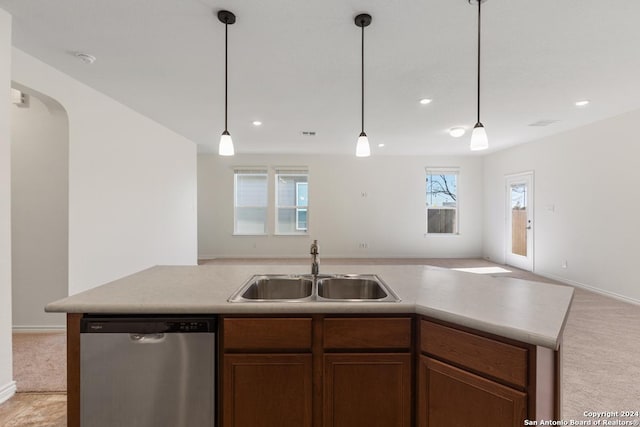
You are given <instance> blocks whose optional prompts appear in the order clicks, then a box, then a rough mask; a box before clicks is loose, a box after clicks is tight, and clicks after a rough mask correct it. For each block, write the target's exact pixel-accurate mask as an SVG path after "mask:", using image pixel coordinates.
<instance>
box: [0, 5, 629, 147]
mask: <svg viewBox="0 0 640 427" xmlns="http://www.w3.org/2000/svg"><path fill="white" fill-rule="evenodd" d="M0 7H1V8H3V9H6V10H7V11H8V12H9V13H11V14H12V15H13V18H14V21H13V32H14V45H15V46H16V47H18V48H19V49H22V50H24V51H25V52H27V53H29V54H31V55H33V56H35V57H37V58H39V59H41V60H43V61H44V62H47V63H49V64H50V65H52V66H53V67H56V68H58V69H60V70H62V71H63V72H65V73H67V74H69V75H71V76H73V77H74V78H76V79H78V80H80V81H82V82H84V83H86V84H87V85H89V86H92V87H94V88H96V89H98V90H100V91H102V92H104V93H106V94H108V95H109V96H111V97H113V98H114V99H116V100H118V101H120V102H122V103H123V104H126V105H128V106H130V107H131V108H133V109H135V110H137V111H139V112H140V113H142V114H145V115H146V116H148V117H150V118H152V119H154V120H156V121H157V122H159V123H161V124H163V125H165V126H167V127H168V128H170V129H173V130H175V131H176V132H178V133H180V134H182V135H184V136H185V137H187V138H189V139H191V140H193V141H195V142H197V143H198V144H199V146H200V149H201V150H200V151H215V150H217V144H218V141H219V136H220V133H221V132H222V130H223V127H224V121H223V120H224V119H223V111H224V109H223V106H224V104H223V102H224V25H223V24H221V23H220V22H219V21H218V20H217V18H216V16H215V14H214V11H217V10H219V9H229V10H231V11H232V12H234V13H235V14H236V15H237V22H236V24H234V25H232V26H230V27H229V115H230V116H229V131H230V132H231V135H232V136H233V139H234V144H235V147H236V152H238V153H344V154H353V153H354V152H355V143H356V139H357V136H358V133H359V131H360V84H359V79H360V74H359V72H360V55H359V53H360V29H359V28H357V27H356V26H355V25H354V23H353V18H354V16H355V15H356V14H358V13H361V12H368V13H370V14H371V15H372V16H373V22H372V24H371V26H369V27H367V28H366V30H365V44H366V62H365V75H366V107H365V114H366V115H365V128H366V131H367V134H368V135H369V139H370V141H371V144H372V152H373V153H372V154H373V155H380V154H394V155H395V154H470V153H469V150H468V143H469V137H470V132H468V133H467V134H466V135H465V136H464V137H462V138H458V139H455V138H452V137H450V136H449V135H448V133H447V130H448V129H449V128H450V127H453V126H465V127H467V128H468V129H470V128H471V127H473V124H474V123H475V60H476V56H475V55H476V35H475V34H476V18H477V8H476V7H474V6H470V5H469V4H468V2H467V0H422V1H420V0H395V1H390V0H271V1H259V0H236V1H231V0H223V1H217V0H56V1H41V0H0ZM639 16H640V2H638V1H637V0H610V1H602V0H598V1H596V0H537V1H530V0H526V1H525V0H489V1H488V2H487V3H484V5H483V83H482V89H483V98H482V100H483V101H482V103H483V109H482V121H483V123H484V124H485V127H486V129H487V133H488V134H489V142H490V146H491V148H490V150H489V152H491V151H495V150H498V149H502V148H505V147H507V146H511V145H515V144H520V143H523V142H527V141H531V140H534V139H537V138H539V137H542V136H546V135H549V134H553V133H557V132H560V131H563V130H567V129H571V128H574V127H577V126H581V125H584V124H587V123H590V122H593V121H596V120H599V119H603V118H606V117H610V116H613V115H616V114H619V113H622V112H625V111H629V110H633V109H638V108H640V78H639V77H638V76H640V50H639V46H640V25H638V22H637V21H638V17H639ZM77 51H82V52H87V53H90V54H92V55H94V56H96V57H97V58H98V60H97V61H96V62H95V63H94V64H93V65H86V64H83V63H81V62H79V61H78V60H77V59H76V58H74V56H73V55H72V54H71V53H73V52H77ZM34 89H37V88H34ZM423 97H429V98H433V102H432V103H431V104H430V105H426V106H424V105H420V104H419V103H418V100H419V99H420V98H423ZM584 98H587V99H590V100H591V101H592V102H591V104H590V105H589V106H588V107H586V108H576V107H575V106H574V102H575V101H577V100H579V99H584ZM253 120H261V121H262V122H263V123H264V124H263V125H262V126H261V127H259V128H258V127H254V126H253V125H252V124H251V122H252V121H253ZM539 120H559V121H558V122H557V123H554V124H552V125H549V126H546V127H531V126H529V124H531V123H533V122H537V121H539ZM302 131H315V132H317V134H316V136H314V137H308V136H303V135H302ZM379 143H384V144H385V147H384V148H378V147H377V144H379Z"/></svg>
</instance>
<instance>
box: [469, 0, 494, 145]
mask: <svg viewBox="0 0 640 427" xmlns="http://www.w3.org/2000/svg"><path fill="white" fill-rule="evenodd" d="M485 1H487V0H469V3H470V4H474V3H478V110H477V111H478V120H477V122H476V125H475V126H474V127H473V132H472V133H471V144H470V146H469V148H470V149H471V151H479V150H486V149H487V148H489V139H488V138H487V131H486V130H485V128H484V125H483V124H482V122H480V23H481V12H480V10H481V5H482V3H484V2H485Z"/></svg>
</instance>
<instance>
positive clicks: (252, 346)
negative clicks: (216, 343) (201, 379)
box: [223, 318, 312, 351]
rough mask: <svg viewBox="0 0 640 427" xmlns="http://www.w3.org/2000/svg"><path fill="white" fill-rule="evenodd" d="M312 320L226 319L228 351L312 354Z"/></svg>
mask: <svg viewBox="0 0 640 427" xmlns="http://www.w3.org/2000/svg"><path fill="white" fill-rule="evenodd" d="M311 331H312V326H311V319H310V318H257V319H256V318H251V319H248V318H247V319H244V318H243V319H240V318H238V319H234V318H225V319H224V320H223V345H224V350H225V351H233V350H244V351H247V350H253V351H274V350H280V351H285V350H292V351H307V350H308V351H310V350H311V337H312V332H311Z"/></svg>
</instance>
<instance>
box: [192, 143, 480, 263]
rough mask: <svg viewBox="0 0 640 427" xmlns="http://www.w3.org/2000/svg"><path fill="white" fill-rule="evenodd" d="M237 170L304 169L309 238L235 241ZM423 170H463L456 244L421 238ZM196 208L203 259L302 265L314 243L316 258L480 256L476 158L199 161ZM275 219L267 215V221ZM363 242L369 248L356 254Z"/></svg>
mask: <svg viewBox="0 0 640 427" xmlns="http://www.w3.org/2000/svg"><path fill="white" fill-rule="evenodd" d="M238 166H268V167H269V168H270V169H272V168H273V167H276V166H307V167H308V168H309V235H308V236H303V237H300V236H273V235H270V236H233V235H232V233H233V168H234V167H238ZM426 166H442V167H449V166H457V167H460V178H459V181H460V182H459V193H460V205H461V207H460V209H461V213H460V235H458V236H444V235H441V236H433V235H429V236H428V237H425V231H426V230H425V221H426V219H425V215H426V214H425V167H426ZM270 185H271V186H272V185H273V184H272V183H270ZM271 191H273V190H271ZM362 193H367V197H366V198H363V197H362V195H361V194H362ZM198 205H199V209H198V224H199V232H198V246H199V257H200V258H212V257H265V256H266V257H268V256H292V257H306V256H308V254H309V245H310V242H311V240H312V239H318V240H319V244H320V252H321V256H326V257H474V256H480V255H481V253H482V214H483V206H482V158H480V157H472V156H465V157H420V156H413V157H409V156H402V157H396V156H377V157H376V156H374V157H370V158H366V159H358V158H355V157H352V156H330V155H237V156H235V157H232V158H225V157H220V156H218V155H215V154H200V155H199V156H198ZM273 216H274V214H273V212H272V213H271V215H270V217H271V220H272V221H273ZM271 228H272V229H273V226H271ZM361 242H366V243H367V244H368V248H367V249H361V248H359V243H361Z"/></svg>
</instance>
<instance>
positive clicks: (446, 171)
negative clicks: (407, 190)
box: [424, 167, 461, 237]
mask: <svg viewBox="0 0 640 427" xmlns="http://www.w3.org/2000/svg"><path fill="white" fill-rule="evenodd" d="M431 175H455V176H456V193H455V195H456V206H455V207H452V206H438V207H429V201H428V192H427V190H428V181H427V179H428V178H429V176H431ZM424 183H425V187H424V197H425V211H424V212H425V222H424V224H425V233H424V235H425V237H427V236H429V237H430V236H459V235H460V206H461V204H460V168H459V167H426V168H425V181H424ZM429 209H438V210H453V211H455V212H456V214H455V222H454V231H453V232H451V233H434V232H429Z"/></svg>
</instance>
